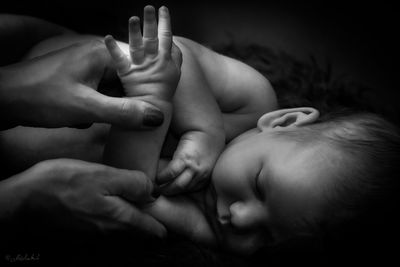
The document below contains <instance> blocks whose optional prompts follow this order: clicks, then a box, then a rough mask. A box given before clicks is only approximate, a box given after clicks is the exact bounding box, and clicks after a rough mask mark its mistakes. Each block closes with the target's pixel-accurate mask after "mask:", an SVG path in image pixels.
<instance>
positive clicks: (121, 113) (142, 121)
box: [90, 91, 164, 129]
mask: <svg viewBox="0 0 400 267" xmlns="http://www.w3.org/2000/svg"><path fill="white" fill-rule="evenodd" d="M91 100H92V101H90V102H92V105H91V107H90V109H91V112H92V114H93V116H94V120H95V121H96V122H104V123H109V124H113V125H118V126H119V127H122V128H127V129H148V128H153V127H157V126H160V125H161V124H162V123H163V121H164V114H163V113H162V111H161V110H160V109H158V108H157V107H155V106H154V105H152V104H149V103H147V102H144V101H142V100H138V99H135V98H134V97H110V96H106V95H103V94H101V93H99V92H97V91H92V94H91Z"/></svg>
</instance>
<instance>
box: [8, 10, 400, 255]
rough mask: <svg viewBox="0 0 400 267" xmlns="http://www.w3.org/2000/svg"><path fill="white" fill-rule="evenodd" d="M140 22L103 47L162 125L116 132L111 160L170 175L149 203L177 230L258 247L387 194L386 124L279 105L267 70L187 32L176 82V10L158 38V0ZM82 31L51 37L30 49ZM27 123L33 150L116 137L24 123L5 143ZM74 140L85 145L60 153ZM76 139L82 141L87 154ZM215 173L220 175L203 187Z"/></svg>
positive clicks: (393, 158)
mask: <svg viewBox="0 0 400 267" xmlns="http://www.w3.org/2000/svg"><path fill="white" fill-rule="evenodd" d="M138 25H139V21H138V19H137V18H132V19H131V20H130V44H129V46H128V45H127V44H122V43H119V44H118V45H117V44H116V43H115V42H114V40H113V39H112V38H111V37H107V38H106V45H107V48H108V49H109V51H110V54H111V55H112V57H113V59H114V61H115V63H116V67H117V69H118V73H119V75H120V78H121V82H122V84H123V86H124V89H125V94H127V95H128V96H129V95H131V96H139V95H140V97H143V99H144V100H145V101H152V103H154V104H155V105H157V106H159V107H160V108H161V109H162V110H163V111H164V115H165V122H164V124H163V125H162V126H161V127H160V128H159V129H157V130H155V131H152V132H127V131H125V130H124V129H117V128H113V129H112V130H111V133H110V136H109V140H108V141H107V145H106V149H105V151H104V158H105V161H106V162H108V163H109V164H111V165H114V166H119V167H124V168H132V169H138V170H142V171H144V172H146V173H147V174H148V176H149V177H150V178H152V179H156V176H157V179H156V180H157V182H159V183H163V184H164V183H166V185H165V186H163V195H162V196H160V197H159V198H158V199H157V200H156V201H155V202H153V203H150V204H148V205H146V206H143V207H142V208H143V209H144V210H145V211H147V212H148V213H150V214H151V215H152V216H154V217H155V218H156V219H158V220H159V221H161V222H162V223H164V224H165V225H166V227H167V228H168V229H169V230H171V231H174V232H177V233H179V234H182V235H184V236H187V237H188V238H190V239H192V240H194V241H198V242H201V243H205V244H208V245H220V246H221V247H223V248H226V249H228V250H232V251H235V252H239V253H252V252H254V251H255V250H257V249H258V248H259V247H260V246H262V245H264V244H266V243H267V244H271V243H276V242H281V241H284V240H287V239H289V238H291V237H293V236H296V235H303V234H306V235H307V234H314V233H315V232H316V230H318V229H319V226H320V225H335V224H338V223H340V222H343V221H346V220H351V219H352V218H353V217H356V216H358V215H359V213H362V212H364V209H367V208H365V207H368V205H365V203H364V202H367V201H368V200H370V199H374V198H376V197H379V196H380V195H382V193H381V192H380V191H379V190H376V189H384V186H385V185H386V184H387V180H390V178H391V177H392V176H393V174H395V173H397V171H398V167H397V162H398V157H399V147H400V145H399V144H400V141H399V140H400V139H399V134H398V131H397V129H395V127H393V126H392V125H391V124H390V123H388V122H386V121H385V120H383V119H381V118H379V117H378V116H376V115H373V114H366V113H365V114H361V113H360V114H335V115H334V116H333V115H332V117H325V118H324V117H320V116H319V113H318V111H317V110H315V109H314V108H308V107H300V108H294V109H284V110H276V108H277V106H276V98H275V95H274V93H273V90H272V88H271V86H270V84H269V83H268V81H267V80H266V79H265V78H264V77H262V76H261V75H260V74H259V73H258V72H256V71H255V70H254V69H252V68H250V67H248V66H246V65H244V64H242V63H240V62H237V61H235V60H233V59H230V58H226V57H224V56H222V55H218V54H216V53H214V52H213V51H211V50H208V49H206V48H204V47H203V46H201V45H199V44H196V43H194V42H192V41H189V40H187V39H183V38H174V42H175V43H176V45H177V46H178V47H179V49H180V50H181V52H182V55H183V62H182V67H181V70H182V73H181V77H180V80H179V83H178V85H177V88H176V84H175V81H176V79H177V78H178V77H179V65H180V57H179V52H177V51H178V50H177V48H174V46H173V43H172V38H171V36H170V35H169V34H168V33H170V28H169V27H170V26H169V15H168V11H167V10H166V9H164V8H162V9H160V19H159V26H158V36H159V38H158V43H157V42H155V41H154V40H156V38H155V37H157V30H156V29H157V27H156V26H155V25H156V19H155V11H154V9H153V8H152V7H146V8H145V16H144V38H143V39H142V38H141V35H140V28H139V26H138ZM160 33H162V34H161V35H160ZM82 38H85V37H82V36H73V37H60V38H58V39H57V38H54V39H52V40H49V41H48V42H47V43H46V42H45V43H43V44H42V45H39V46H38V47H36V52H35V51H33V52H32V53H33V54H34V53H37V54H40V51H41V49H42V51H43V50H46V49H49V48H48V47H47V48H45V46H46V45H47V46H50V47H51V46H53V49H56V48H57V47H60V46H62V45H64V46H65V45H67V44H68V43H73V42H76V41H77V40H82ZM163 38H164V39H163ZM149 41H150V42H149ZM119 47H120V48H122V50H124V52H121V51H120V50H119V49H120V48H119ZM42 53H43V52H42ZM126 55H129V57H128V56H126ZM149 73H150V74H151V75H147V74H149ZM142 78H143V80H141V79H142ZM175 90H176V91H175ZM153 101H154V102H153ZM172 108H173V109H174V110H173V112H172ZM262 114H264V115H262ZM261 115H262V116H261ZM260 116H261V117H260ZM257 119H258V120H257ZM170 121H171V123H172V124H171V130H172V135H175V136H178V137H180V139H179V144H178V146H177V148H176V149H175V147H174V146H173V145H171V144H170V143H171V142H170V141H171V136H169V137H167V138H166V141H165V143H164V149H165V151H164V152H163V153H161V146H162V145H163V142H164V139H165V135H166V134H167V133H166V132H167V129H168V126H169V122H170ZM246 130H247V131H246ZM18 131H21V132H24V133H27V132H29V131H46V134H45V138H43V139H44V140H43V142H40V140H38V139H36V140H35V141H36V142H37V143H36V144H29V145H31V147H32V148H33V149H32V150H33V151H40V152H43V153H40V152H39V153H38V152H35V153H36V154H39V155H42V156H41V157H43V158H46V157H61V156H68V157H81V158H82V157H83V159H90V160H92V161H101V155H102V153H101V152H102V150H103V147H104V143H105V141H104V139H102V138H99V136H100V137H101V136H103V137H104V136H106V135H107V134H106V132H108V126H104V125H95V126H94V127H92V128H91V129H89V130H80V131H79V130H71V129H62V130H51V131H53V132H48V131H47V130H38V129H34V130H32V129H29V128H22V127H19V128H18V129H14V130H12V131H10V132H9V136H7V133H5V134H3V136H2V138H4V139H6V140H7V139H8V141H13V140H14V141H13V142H4V143H7V144H10V143H12V144H17V145H20V144H22V145H20V146H23V144H24V142H25V141H22V140H20V139H18V136H17V135H15V133H18ZM77 131H79V133H78V132H77ZM99 132H100V134H98V133H99ZM221 132H222V135H221ZM36 133H37V134H38V136H41V135H43V133H42V132H36ZM49 133H50V134H49ZM11 135H13V136H11ZM49 137H50V138H49ZM13 138H14V139H13ZM52 138H53V139H52ZM56 138H57V139H56ZM39 139H40V138H39ZM59 140H61V141H59ZM66 140H68V142H69V144H74V145H75V147H77V149H78V152H76V151H72V150H68V149H69V148H65V150H60V149H59V148H60V147H64V146H63V145H60V144H63V142H67V141H66ZM56 141H58V143H57V142H56ZM224 141H227V142H228V145H226V146H225V147H224ZM60 142H61V143H60ZM52 143H53V144H55V145H53V146H52V145H51V144H52ZM87 143H89V145H88V144H87ZM172 143H173V142H172ZM90 144H93V145H92V146H90ZM42 145H43V146H42ZM64 145H65V143H64ZM79 145H84V147H83V148H81V149H82V150H79V149H80V147H79ZM43 147H44V148H43ZM168 147H172V151H174V154H173V155H172V160H171V162H166V161H164V160H160V161H159V157H160V153H161V156H165V155H167V156H168V154H169V153H167V152H168V151H166V150H168V149H166V148H168ZM91 148H93V149H92V150H91ZM35 149H36V150H35ZM222 150H223V151H222ZM14 151H15V147H14ZM48 151H51V154H46V153H50V152H48ZM221 151H222V153H221ZM195 152H196V153H195ZM24 153H25V154H27V153H28V151H25V152H24ZM63 153H65V154H63ZM92 153H93V154H92ZM157 165H158V168H159V170H160V171H159V173H158V174H157V173H156V171H155V170H156V169H157ZM205 166H206V167H205ZM208 174H211V182H210V183H209V184H205V182H203V181H208V179H207V178H208V177H209V175H208ZM204 185H206V187H205V188H203V186H204ZM200 188H203V190H201V191H197V192H195V193H192V194H179V195H177V193H182V192H186V191H195V190H196V189H200ZM383 192H386V191H385V190H383Z"/></svg>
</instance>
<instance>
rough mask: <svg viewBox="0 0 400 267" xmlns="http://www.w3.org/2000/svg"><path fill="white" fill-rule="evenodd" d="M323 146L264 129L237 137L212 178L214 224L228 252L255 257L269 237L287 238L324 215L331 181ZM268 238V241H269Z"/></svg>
mask: <svg viewBox="0 0 400 267" xmlns="http://www.w3.org/2000/svg"><path fill="white" fill-rule="evenodd" d="M326 153H328V152H327V151H325V148H323V146H318V147H317V146H316V147H309V148H305V147H304V146H299V145H298V144H297V143H296V142H294V141H290V140H284V139H283V138H277V137H274V136H273V135H272V134H271V133H270V132H268V131H266V130H263V129H257V128H256V129H253V130H250V131H248V132H246V133H244V134H242V135H240V136H239V137H237V138H236V139H234V140H233V141H232V142H231V143H230V144H229V145H228V146H227V148H226V149H225V151H224V152H223V153H222V154H221V156H220V158H219V159H218V161H217V163H216V166H215V168H214V171H213V175H212V185H213V187H214V189H215V193H216V194H215V195H216V197H215V201H216V210H217V218H216V223H215V224H216V225H217V226H218V228H219V231H220V232H222V235H221V236H222V240H223V241H222V242H223V244H224V245H225V246H227V248H228V249H230V250H234V251H237V252H241V253H251V252H253V251H254V250H256V249H257V248H259V247H260V246H261V245H262V244H264V243H265V242H268V241H267V240H268V239H269V238H270V239H272V240H276V241H277V240H281V239H284V238H285V236H286V235H290V234H291V233H292V231H294V228H295V227H296V224H297V223H298V222H301V221H302V220H303V219H312V218H313V217H314V216H318V214H320V212H321V202H322V194H323V193H324V191H323V190H324V188H325V183H326V181H327V179H324V177H328V176H329V175H326V171H327V170H326V169H325V170H323V168H321V167H320V166H326V164H325V165H324V163H323V162H322V161H323V160H324V157H323V156H322V155H326ZM266 239H267V240H266Z"/></svg>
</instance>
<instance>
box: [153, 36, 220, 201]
mask: <svg viewBox="0 0 400 267" xmlns="http://www.w3.org/2000/svg"><path fill="white" fill-rule="evenodd" d="M174 40H175V39H174ZM177 45H178V46H179V48H180V49H181V51H182V54H183V55H184V56H183V62H182V75H181V79H180V81H179V84H178V88H177V91H176V93H175V97H174V101H173V104H174V113H173V119H172V127H171V129H172V132H173V133H172V134H173V135H175V136H176V137H177V138H179V143H178V146H177V148H176V149H175V151H174V153H173V157H172V160H171V162H170V163H169V164H168V165H167V166H166V168H164V169H162V170H161V172H160V173H159V174H158V176H157V182H159V183H166V182H170V181H172V182H171V183H170V184H168V185H167V186H165V187H164V188H163V189H164V190H163V193H164V194H167V195H172V194H177V193H180V192H182V191H193V190H197V189H199V188H200V187H201V186H203V185H204V182H207V181H208V178H209V177H210V174H211V171H212V169H213V167H214V165H215V162H216V160H217V158H218V156H219V154H220V152H221V151H222V149H223V147H224V145H225V132H224V125H223V120H222V113H221V111H220V109H219V107H218V103H217V101H216V100H215V97H214V96H213V94H212V91H211V88H210V86H209V84H208V82H207V80H206V79H205V77H204V71H203V69H202V67H201V66H200V64H199V61H198V59H197V58H196V57H195V56H194V55H193V53H192V52H191V50H190V49H189V48H188V47H187V46H186V45H185V44H182V43H179V42H178V43H177Z"/></svg>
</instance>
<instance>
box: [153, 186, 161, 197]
mask: <svg viewBox="0 0 400 267" xmlns="http://www.w3.org/2000/svg"><path fill="white" fill-rule="evenodd" d="M160 195H161V189H160V187H159V186H158V185H156V184H154V187H153V192H152V193H151V196H152V197H154V198H158V197H159V196H160Z"/></svg>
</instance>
